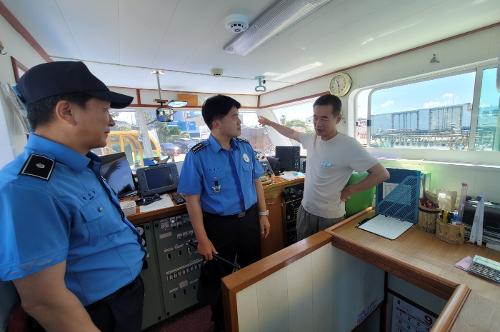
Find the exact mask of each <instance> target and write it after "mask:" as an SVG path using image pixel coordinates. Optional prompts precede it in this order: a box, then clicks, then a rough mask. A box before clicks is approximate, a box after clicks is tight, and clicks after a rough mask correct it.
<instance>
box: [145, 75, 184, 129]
mask: <svg viewBox="0 0 500 332" xmlns="http://www.w3.org/2000/svg"><path fill="white" fill-rule="evenodd" d="M152 74H155V75H156V83H157V85H158V98H157V99H155V102H157V103H158V104H160V106H159V107H158V108H157V109H156V121H159V122H172V121H173V120H174V118H173V116H174V113H175V110H174V108H177V107H184V106H186V105H187V102H186V101H183V100H175V99H172V100H168V99H163V98H162V97H161V87H160V75H162V74H163V72H162V71H161V70H155V71H153V72H152ZM153 122H154V121H153Z"/></svg>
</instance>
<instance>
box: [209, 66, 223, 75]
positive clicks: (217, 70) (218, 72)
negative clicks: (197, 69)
mask: <svg viewBox="0 0 500 332" xmlns="http://www.w3.org/2000/svg"><path fill="white" fill-rule="evenodd" d="M210 72H211V73H212V75H213V76H222V68H212V69H210Z"/></svg>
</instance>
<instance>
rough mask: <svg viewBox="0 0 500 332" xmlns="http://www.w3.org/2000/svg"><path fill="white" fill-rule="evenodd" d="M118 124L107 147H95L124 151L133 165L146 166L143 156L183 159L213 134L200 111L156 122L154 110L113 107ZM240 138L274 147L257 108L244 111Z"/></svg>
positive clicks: (264, 148)
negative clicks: (257, 112)
mask: <svg viewBox="0 0 500 332" xmlns="http://www.w3.org/2000/svg"><path fill="white" fill-rule="evenodd" d="M111 114H112V116H113V118H114V120H115V126H114V127H113V128H111V132H110V133H109V135H108V141H107V146H106V147H105V148H102V149H95V151H94V152H96V153H97V154H99V155H105V154H111V153H117V152H125V154H126V155H127V159H128V160H129V163H130V165H131V166H132V168H138V167H142V166H144V156H147V155H148V151H149V155H151V156H152V157H154V158H159V159H160V160H165V159H167V161H183V160H184V158H185V157H186V154H187V153H188V151H189V150H190V149H191V148H192V147H193V146H194V145H196V144H198V143H199V142H200V141H202V140H205V139H207V138H208V136H209V135H210V130H209V129H208V126H207V125H206V124H205V121H204V120H203V117H202V115H201V111H198V110H196V111H195V110H180V111H176V112H175V113H174V116H173V120H174V121H172V122H158V121H156V113H155V110H154V109H126V110H120V111H118V110H112V111H111ZM240 118H241V120H242V125H241V137H242V138H245V139H247V140H248V141H249V142H250V143H251V144H252V146H253V148H254V149H255V150H258V151H262V152H264V153H267V152H268V151H270V150H273V149H274V147H273V146H272V143H271V140H270V139H269V136H268V135H267V129H266V128H263V127H261V126H260V125H259V124H258V121H257V114H256V113H255V112H254V111H251V112H250V111H241V110H240Z"/></svg>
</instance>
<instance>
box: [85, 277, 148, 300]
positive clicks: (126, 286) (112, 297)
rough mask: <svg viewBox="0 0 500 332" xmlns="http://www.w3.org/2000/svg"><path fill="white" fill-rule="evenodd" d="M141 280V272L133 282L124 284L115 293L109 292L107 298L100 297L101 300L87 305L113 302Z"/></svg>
mask: <svg viewBox="0 0 500 332" xmlns="http://www.w3.org/2000/svg"><path fill="white" fill-rule="evenodd" d="M140 280H141V275H140V274H139V275H138V276H137V278H135V279H134V280H133V281H132V282H131V283H129V284H126V285H125V286H123V287H122V288H120V289H119V290H117V291H115V292H114V293H111V294H109V295H108V296H106V297H105V298H102V299H100V300H99V301H97V302H94V303H92V304H89V305H88V306H87V308H91V307H95V306H98V305H101V304H104V303H108V302H111V301H113V300H114V299H116V298H118V297H120V296H122V295H123V294H125V293H126V292H127V291H129V290H131V289H132V288H134V287H135V286H136V285H137V283H139V281H140Z"/></svg>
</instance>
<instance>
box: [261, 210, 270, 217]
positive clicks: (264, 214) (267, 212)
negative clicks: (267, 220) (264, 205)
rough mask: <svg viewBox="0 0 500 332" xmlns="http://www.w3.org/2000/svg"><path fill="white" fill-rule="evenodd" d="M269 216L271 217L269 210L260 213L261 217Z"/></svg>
mask: <svg viewBox="0 0 500 332" xmlns="http://www.w3.org/2000/svg"><path fill="white" fill-rule="evenodd" d="M268 215H269V210H266V211H259V216H268Z"/></svg>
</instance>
